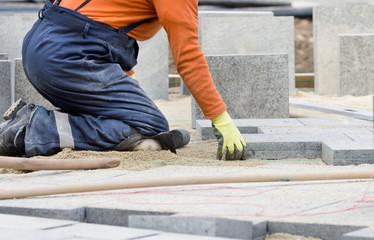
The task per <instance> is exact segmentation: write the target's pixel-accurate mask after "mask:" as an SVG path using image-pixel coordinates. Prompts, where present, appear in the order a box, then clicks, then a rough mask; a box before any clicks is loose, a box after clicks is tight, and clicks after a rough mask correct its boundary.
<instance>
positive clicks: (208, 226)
mask: <svg viewBox="0 0 374 240" xmlns="http://www.w3.org/2000/svg"><path fill="white" fill-rule="evenodd" d="M129 226H130V227H136V228H146V229H153V230H160V231H165V232H175V233H186V234H194V235H204V236H215V237H227V238H240V239H251V238H252V236H253V231H252V228H253V227H252V222H249V221H238V220H230V219H222V218H191V217H179V216H130V217H129Z"/></svg>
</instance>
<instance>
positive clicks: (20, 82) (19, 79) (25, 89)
mask: <svg viewBox="0 0 374 240" xmlns="http://www.w3.org/2000/svg"><path fill="white" fill-rule="evenodd" d="M14 86H15V100H17V99H19V98H23V99H24V100H25V101H26V102H31V103H34V104H37V105H41V106H44V107H46V108H48V109H54V108H55V107H54V106H53V105H52V104H51V103H50V102H49V101H48V100H47V99H45V98H44V97H43V96H42V95H40V94H39V93H38V91H37V90H36V89H35V88H34V87H33V86H32V85H31V83H30V82H29V80H28V79H27V77H26V74H25V71H24V70H23V65H22V59H21V58H16V59H15V83H14Z"/></svg>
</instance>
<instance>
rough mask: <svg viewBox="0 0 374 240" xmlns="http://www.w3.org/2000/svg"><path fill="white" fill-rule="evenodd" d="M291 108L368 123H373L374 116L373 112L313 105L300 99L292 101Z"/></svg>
mask: <svg viewBox="0 0 374 240" xmlns="http://www.w3.org/2000/svg"><path fill="white" fill-rule="evenodd" d="M290 107H296V108H303V109H309V110H314V111H319V112H326V113H333V114H338V115H343V116H348V117H353V118H358V119H363V120H368V121H373V119H374V115H373V112H370V111H364V110H359V109H352V108H344V107H339V106H333V105H328V104H321V103H312V102H307V101H303V100H298V99H290Z"/></svg>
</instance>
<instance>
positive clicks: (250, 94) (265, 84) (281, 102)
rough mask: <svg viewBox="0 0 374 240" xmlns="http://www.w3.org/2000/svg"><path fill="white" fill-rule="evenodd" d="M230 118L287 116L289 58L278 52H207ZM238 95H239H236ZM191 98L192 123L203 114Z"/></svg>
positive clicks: (210, 67)
mask: <svg viewBox="0 0 374 240" xmlns="http://www.w3.org/2000/svg"><path fill="white" fill-rule="evenodd" d="M206 59H207V62H208V65H209V69H210V72H211V74H212V77H213V81H214V83H215V85H216V87H217V90H218V92H219V93H220V95H221V97H222V99H223V101H224V102H225V103H226V105H227V108H228V109H227V111H228V113H229V114H230V116H231V117H232V118H236V119H243V118H287V117H288V116H289V112H288V98H289V93H288V60H287V55H286V54H280V55H270V54H269V55H224V56H213V55H212V56H206ZM238 96H240V97H238ZM192 101H193V104H192V106H193V111H192V125H193V127H195V123H196V120H197V119H204V115H203V113H202V112H201V110H200V108H199V107H198V105H197V103H196V102H195V101H194V100H192Z"/></svg>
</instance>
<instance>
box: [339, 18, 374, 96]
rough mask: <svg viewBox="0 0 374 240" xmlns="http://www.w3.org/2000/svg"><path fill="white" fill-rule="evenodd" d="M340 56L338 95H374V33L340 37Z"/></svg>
mask: <svg viewBox="0 0 374 240" xmlns="http://www.w3.org/2000/svg"><path fill="white" fill-rule="evenodd" d="M373 14H374V11H373ZM373 32H374V31H373ZM338 56H339V59H338V64H339V65H338V95H339V96H344V95H353V96H366V95H369V94H374V81H373V76H374V33H372V34H342V35H339V52H338Z"/></svg>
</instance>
